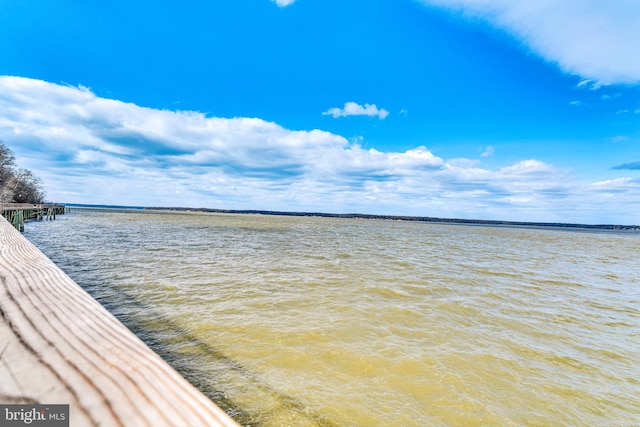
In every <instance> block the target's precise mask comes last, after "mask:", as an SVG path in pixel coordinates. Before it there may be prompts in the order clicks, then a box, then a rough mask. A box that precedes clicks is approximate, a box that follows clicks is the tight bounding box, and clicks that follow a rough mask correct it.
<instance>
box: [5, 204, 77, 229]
mask: <svg viewBox="0 0 640 427" xmlns="http://www.w3.org/2000/svg"><path fill="white" fill-rule="evenodd" d="M67 211H68V208H67V207H66V206H64V205H59V204H54V203H41V204H28V203H0V215H2V216H3V217H5V218H6V219H7V221H9V222H10V223H11V224H12V225H13V226H14V227H15V228H16V229H17V230H19V231H24V222H25V221H27V220H30V219H34V220H43V219H46V220H49V221H51V220H54V219H56V215H63V214H64V213H65V212H67Z"/></svg>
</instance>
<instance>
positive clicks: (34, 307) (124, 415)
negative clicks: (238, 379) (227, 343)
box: [0, 217, 238, 427]
mask: <svg viewBox="0 0 640 427" xmlns="http://www.w3.org/2000/svg"><path fill="white" fill-rule="evenodd" d="M0 402H3V403H43V404H69V405H70V420H71V425H72V426H97V425H101V426H136V427H137V426H237V425H238V424H237V423H236V422H235V421H233V420H232V419H231V418H230V417H229V416H228V415H227V414H225V413H224V412H223V411H222V410H221V409H220V408H218V407H217V406H216V405H215V404H214V403H213V402H211V400H209V399H208V398H207V397H206V396H204V395H203V394H202V393H201V392H200V391H198V390H197V389H196V388H194V387H193V386H192V385H191V384H189V383H188V382H187V381H186V380H185V379H184V378H183V377H182V376H180V375H179V374H178V373H177V372H176V371H175V370H174V369H173V368H171V367H170V366H169V365H168V364H167V363H166V362H164V361H163V360H162V359H161V358H160V357H159V356H158V355H156V354H155V353H154V352H153V351H152V350H150V349H149V348H148V347H147V346H146V345H145V344H144V343H143V342H142V341H141V340H140V339H139V338H137V337H136V336H135V335H134V334H133V333H132V332H131V331H129V330H128V329H127V328H126V327H125V326H124V325H122V324H121V323H120V322H119V321H118V320H117V319H116V318H115V317H114V316H113V315H111V314H110V313H109V312H108V311H107V310H106V309H105V308H104V307H102V306H101V305H100V304H99V303H98V302H97V301H95V300H94V299H93V298H91V296H89V294H87V293H86V292H85V291H84V290H83V289H82V288H81V287H80V286H79V285H78V284H76V283H75V282H74V281H73V280H71V278H69V277H68V276H67V275H66V274H65V273H64V272H63V271H62V270H60V269H59V268H58V267H57V266H56V265H55V264H54V263H53V262H52V261H51V260H49V259H48V258H47V257H46V256H45V255H44V254H43V253H42V252H40V251H39V250H38V249H37V248H36V247H35V246H33V245H32V244H31V243H30V242H29V241H28V240H27V239H26V238H25V237H24V236H22V235H21V234H20V233H19V232H18V231H17V230H16V229H15V228H13V227H12V226H11V224H9V223H8V222H7V221H6V220H5V219H4V218H2V217H0Z"/></svg>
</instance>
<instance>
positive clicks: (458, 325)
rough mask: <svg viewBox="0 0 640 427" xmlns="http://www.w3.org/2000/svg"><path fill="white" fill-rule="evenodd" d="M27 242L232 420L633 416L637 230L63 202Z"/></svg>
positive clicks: (366, 422)
mask: <svg viewBox="0 0 640 427" xmlns="http://www.w3.org/2000/svg"><path fill="white" fill-rule="evenodd" d="M25 236H26V237H27V238H29V239H30V240H31V241H32V242H33V243H35V244H36V246H38V247H39V248H40V249H41V250H42V251H43V252H45V254H47V255H48V256H49V257H50V258H51V259H53V260H54V261H55V262H56V263H57V264H58V265H59V266H60V267H61V268H62V269H63V270H64V271H66V272H67V273H68V274H69V275H70V276H71V277H72V278H73V279H74V280H76V281H77V282H78V283H80V284H81V285H82V286H83V287H84V288H85V289H86V290H87V291H88V292H89V293H90V294H91V295H93V296H94V297H95V298H96V299H98V300H99V301H100V302H102V304H104V305H105V306H106V307H107V308H108V309H109V310H110V311H112V312H113V313H114V314H115V315H116V316H118V317H119V318H120V319H121V320H122V321H123V322H124V323H125V324H126V325H127V326H129V327H130V328H131V329H133V330H134V332H136V333H137V334H138V335H139V336H140V337H142V338H143V339H144V340H145V341H146V342H147V343H148V344H149V345H150V346H151V347H152V348H153V349H154V350H156V351H157V352H158V353H159V354H160V355H161V356H162V357H164V358H165V359H166V360H167V361H169V362H170V363H171V364H172V365H173V366H174V367H176V368H177V369H178V370H179V371H180V372H181V373H183V375H185V376H186V377H187V378H188V379H189V380H190V381H191V382H193V383H194V384H195V385H196V386H197V387H199V388H200V389H201V390H203V391H204V392H205V393H207V394H208V395H209V396H211V397H212V398H213V399H214V400H215V401H216V402H217V403H218V404H219V405H220V406H222V407H223V408H225V410H227V411H228V412H230V413H231V414H232V415H233V416H234V417H235V418H236V419H237V420H238V421H240V422H241V423H243V424H245V425H249V424H252V425H264V426H282V425H292V426H306V425H309V426H314V425H316V426H390V425H394V426H432V425H434V426H494V425H495V426H558V425H576V426H577V425H580V426H603V425H616V426H617V425H638V424H639V423H640V367H639V364H638V362H639V361H640V359H639V355H640V286H639V285H640V279H639V277H640V264H639V263H638V260H639V258H640V235H639V234H633V233H611V232H602V233H596V232H578V231H561V230H549V229H524V228H500V227H478V226H476V227H473V226H455V225H437V224H426V223H411V222H394V221H365V220H345V219H328V218H303V217H275V216H273V217H272V216H252V215H219V214H158V213H142V212H128V213H122V212H103V211H89V210H75V211H73V212H72V213H71V214H68V215H65V216H61V217H59V218H58V220H57V221H55V222H51V223H29V224H27V227H26V231H25Z"/></svg>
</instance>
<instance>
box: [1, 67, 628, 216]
mask: <svg viewBox="0 0 640 427" xmlns="http://www.w3.org/2000/svg"><path fill="white" fill-rule="evenodd" d="M0 139H2V140H3V141H5V142H6V143H7V144H8V145H9V147H10V148H11V149H12V150H13V151H14V152H15V154H16V157H17V158H18V163H19V164H20V165H21V166H23V167H26V168H28V169H31V170H33V171H34V172H35V173H36V174H37V175H38V176H39V177H41V178H42V179H43V180H44V182H45V185H46V188H47V192H48V195H49V198H50V199H51V200H53V201H58V202H67V203H97V204H119V205H134V206H192V207H212V208H225V209H271V210H295V211H323V212H364V213H382V214H400V215H427V216H440V217H466V218H486V219H506V220H509V219H511V220H531V221H573V222H627V223H628V222H631V221H630V219H633V212H639V211H640V206H639V204H640V203H639V200H640V185H638V182H637V181H634V180H631V179H619V180H618V181H612V182H599V183H594V184H586V185H583V184H579V183H576V182H575V180H574V179H573V177H572V176H571V175H570V174H568V173H567V172H566V171H564V170H560V169H558V168H556V167H554V166H553V165H550V164H548V163H545V162H542V161H539V160H536V159H528V160H522V161H519V162H516V163H514V164H510V165H506V166H504V167H501V168H499V169H496V170H490V169H485V168H481V167H479V166H478V164H479V163H478V162H476V161H473V160H470V159H452V160H447V159H444V158H442V157H439V156H437V155H436V154H434V153H433V152H431V151H430V150H429V149H428V148H427V147H425V146H419V147H416V148H413V149H409V150H406V151H402V152H385V151H380V150H376V149H373V148H369V149H367V148H364V147H363V146H362V145H361V142H362V141H361V140H360V139H355V140H351V141H349V140H348V139H346V138H344V137H342V136H340V135H335V134H332V133H330V132H326V131H323V130H318V129H315V130H290V129H286V128H284V127H282V126H280V125H278V124H276V123H273V122H268V121H265V120H262V119H260V118H246V117H244V118H243V117H240V118H222V117H208V116H207V115H205V114H203V113H200V112H195V111H168V110H157V109H151V108H145V107H140V106H138V105H135V104H131V103H126V102H121V101H118V100H112V99H106V98H101V97H98V96H96V95H95V94H94V93H93V92H92V91H91V90H90V89H87V88H84V87H70V86H64V85H58V84H53V83H48V82H43V81H39V80H33V79H27V78H18V77H6V76H4V77H3V76H0ZM627 166H628V165H627ZM625 212H626V214H625ZM621 215H627V217H625V216H621ZM607 218H608V219H607Z"/></svg>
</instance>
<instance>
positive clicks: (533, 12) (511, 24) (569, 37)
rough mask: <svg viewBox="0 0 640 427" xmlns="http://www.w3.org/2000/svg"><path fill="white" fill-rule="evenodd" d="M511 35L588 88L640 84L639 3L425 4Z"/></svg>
mask: <svg viewBox="0 0 640 427" xmlns="http://www.w3.org/2000/svg"><path fill="white" fill-rule="evenodd" d="M422 1H423V2H424V3H426V4H431V5H436V6H442V7H445V8H449V9H455V10H458V11H462V12H463V13H465V14H467V15H469V16H471V17H480V18H482V19H484V20H486V21H488V22H489V23H491V24H493V25H495V26H497V27H499V28H501V29H503V30H505V31H507V32H508V33H510V34H512V35H513V36H515V37H516V38H518V39H519V40H520V41H522V43H524V44H525V45H526V46H528V47H529V48H530V49H531V50H532V51H533V52H535V53H537V54H538V55H540V56H542V57H543V58H545V59H546V60H548V61H551V62H554V63H556V64H558V66H559V67H560V68H561V69H562V70H563V71H565V72H567V73H570V74H575V75H578V76H582V77H583V78H585V80H583V83H581V84H582V85H584V86H587V87H590V88H592V89H597V88H598V87H599V85H601V84H616V83H632V84H637V83H640V55H638V54H637V51H638V47H637V45H638V40H640V7H638V2H637V1H636V0H615V1H602V0H563V1H558V0H536V1H531V0H422Z"/></svg>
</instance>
